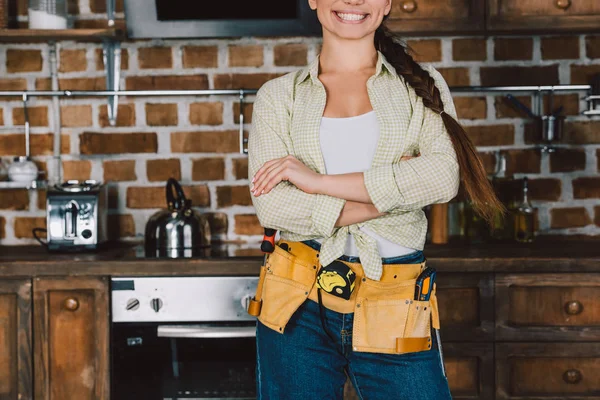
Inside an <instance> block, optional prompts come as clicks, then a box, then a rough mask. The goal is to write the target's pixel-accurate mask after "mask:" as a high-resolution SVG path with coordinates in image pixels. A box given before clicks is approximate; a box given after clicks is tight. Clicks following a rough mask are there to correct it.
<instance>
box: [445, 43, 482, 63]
mask: <svg viewBox="0 0 600 400" xmlns="http://www.w3.org/2000/svg"><path fill="white" fill-rule="evenodd" d="M452 59H453V60H454V61H485V60H486V59H487V50H486V40H485V39H477V38H464V39H454V40H453V41H452Z"/></svg>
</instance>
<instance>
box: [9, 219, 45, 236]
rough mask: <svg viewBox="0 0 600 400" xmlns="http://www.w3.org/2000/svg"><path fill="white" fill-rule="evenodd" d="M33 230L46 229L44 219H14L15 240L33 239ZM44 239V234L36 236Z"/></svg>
mask: <svg viewBox="0 0 600 400" xmlns="http://www.w3.org/2000/svg"><path fill="white" fill-rule="evenodd" d="M33 228H46V217H15V220H14V229H15V237H16V238H17V239H33V234H32V231H33ZM38 236H39V237H42V238H43V237H46V234H45V233H40V234H38Z"/></svg>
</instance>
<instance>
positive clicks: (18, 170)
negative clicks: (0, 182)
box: [8, 156, 38, 182]
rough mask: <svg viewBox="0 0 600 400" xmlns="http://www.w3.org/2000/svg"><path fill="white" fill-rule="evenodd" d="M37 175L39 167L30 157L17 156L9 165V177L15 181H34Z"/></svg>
mask: <svg viewBox="0 0 600 400" xmlns="http://www.w3.org/2000/svg"><path fill="white" fill-rule="evenodd" d="M37 176H38V167H37V165H35V163H34V162H33V161H31V158H29V157H25V156H20V157H15V158H14V160H13V162H12V163H11V164H10V165H9V167H8V179H10V180H11V181H13V182H33V181H35V180H36V179H37Z"/></svg>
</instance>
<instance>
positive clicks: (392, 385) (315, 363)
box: [256, 241, 452, 400]
mask: <svg viewBox="0 0 600 400" xmlns="http://www.w3.org/2000/svg"><path fill="white" fill-rule="evenodd" d="M306 242H309V241H305V243H306ZM314 242H315V243H316V244H317V245H319V243H318V242H316V241H314ZM307 244H309V243H307ZM312 244H314V243H312ZM309 245H310V244H309ZM317 250H318V248H317ZM342 257H347V256H342ZM422 257H423V253H422V252H421V251H417V252H416V254H415V253H411V254H408V255H406V256H400V257H388V258H387V259H386V258H382V262H384V264H391V263H405V264H408V263H420V262H421V261H422V259H421V258H422ZM340 259H341V257H340ZM390 260H391V261H390ZM411 260H413V261H411ZM414 260H420V261H414ZM319 311H320V310H319V304H318V303H316V302H314V301H312V300H307V301H306V302H304V304H302V305H301V306H300V308H299V309H298V310H297V311H296V312H295V313H294V315H293V316H292V318H291V319H290V321H289V322H288V324H287V325H286V328H285V333H284V334H281V333H278V332H275V331H273V330H271V329H270V328H267V327H266V326H265V325H263V324H262V323H260V321H259V322H257V328H256V329H257V330H256V345H257V368H256V379H257V399H259V400H288V399H289V400H295V399H298V400H328V399H335V400H341V399H343V391H344V384H345V382H346V374H348V376H349V377H350V379H351V381H352V384H353V386H354V388H355V390H356V392H357V394H358V395H359V397H360V398H361V399H365V400H367V399H368V400H379V399H381V400H405V399H406V400H409V399H410V400H448V399H450V400H451V399H452V396H451V394H450V389H449V387H448V380H447V378H446V376H445V375H444V373H443V370H442V361H441V356H440V353H439V350H438V343H437V340H436V335H435V333H434V332H432V347H431V349H430V350H427V351H420V352H414V353H405V354H383V353H366V352H355V351H353V350H352V327H353V321H354V318H353V317H354V314H341V313H338V312H335V311H332V310H329V309H325V310H324V311H325V320H326V326H327V329H328V330H329V331H330V333H331V334H333V339H334V341H332V339H331V338H330V337H329V336H328V335H327V334H326V332H325V331H324V330H323V326H322V324H321V319H320V314H319Z"/></svg>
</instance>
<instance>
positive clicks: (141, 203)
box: [127, 185, 210, 208]
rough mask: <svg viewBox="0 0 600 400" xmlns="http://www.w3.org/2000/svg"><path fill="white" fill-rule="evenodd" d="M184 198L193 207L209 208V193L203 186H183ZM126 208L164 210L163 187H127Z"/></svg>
mask: <svg viewBox="0 0 600 400" xmlns="http://www.w3.org/2000/svg"><path fill="white" fill-rule="evenodd" d="M183 191H184V193H185V195H186V198H188V199H190V200H191V201H192V206H194V207H209V206H210V193H209V191H208V187H207V186H205V185H199V186H184V187H183ZM127 207H129V208H165V207H166V199H165V186H164V185H163V186H154V187H128V188H127Z"/></svg>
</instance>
